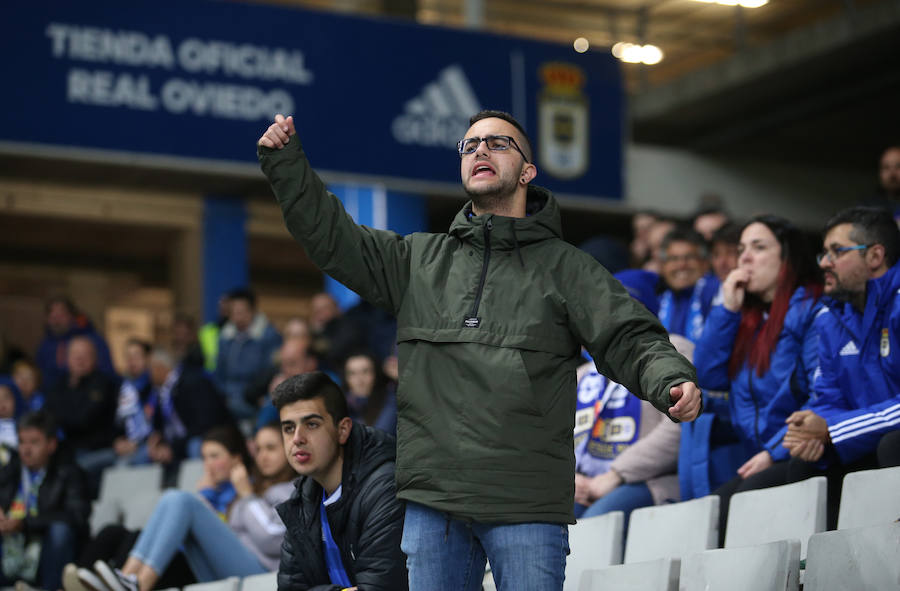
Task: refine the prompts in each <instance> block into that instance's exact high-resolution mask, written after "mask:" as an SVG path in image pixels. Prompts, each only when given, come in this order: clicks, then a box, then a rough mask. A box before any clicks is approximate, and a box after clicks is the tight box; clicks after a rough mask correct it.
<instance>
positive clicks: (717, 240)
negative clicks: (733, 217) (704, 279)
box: [709, 224, 741, 283]
mask: <svg viewBox="0 0 900 591" xmlns="http://www.w3.org/2000/svg"><path fill="white" fill-rule="evenodd" d="M740 242H741V227H740V226H738V225H737V224H725V225H724V226H722V227H721V228H719V229H718V230H716V233H715V234H713V235H712V239H711V240H710V243H709V266H710V267H711V268H712V272H713V274H714V275H715V276H716V278H717V279H718V280H719V282H720V283H721V282H723V281H725V279H726V278H727V277H728V274H729V273H731V272H732V271H733V270H734V269H736V268H737V264H738V245H739V244H740Z"/></svg>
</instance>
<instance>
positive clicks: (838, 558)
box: [803, 523, 900, 591]
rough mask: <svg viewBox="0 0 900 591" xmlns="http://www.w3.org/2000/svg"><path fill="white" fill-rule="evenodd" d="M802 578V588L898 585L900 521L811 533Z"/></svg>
mask: <svg viewBox="0 0 900 591" xmlns="http://www.w3.org/2000/svg"><path fill="white" fill-rule="evenodd" d="M805 578H806V580H805V581H804V584H803V589H804V591H846V590H848V589H852V590H853V591H857V590H861V589H878V590H879V591H880V590H881V589H897V588H900V523H890V524H887V525H875V526H871V527H858V528H853V529H839V530H837V531H829V532H824V533H820V534H816V535H814V536H812V537H811V538H810V539H809V556H808V557H807V559H806V576H805Z"/></svg>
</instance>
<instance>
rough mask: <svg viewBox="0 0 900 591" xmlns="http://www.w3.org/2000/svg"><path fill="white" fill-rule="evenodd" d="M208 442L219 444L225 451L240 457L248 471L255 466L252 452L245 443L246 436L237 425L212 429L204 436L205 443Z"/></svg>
mask: <svg viewBox="0 0 900 591" xmlns="http://www.w3.org/2000/svg"><path fill="white" fill-rule="evenodd" d="M207 441H211V442H214V443H218V444H219V445H221V446H222V447H224V448H225V451H227V452H228V453H229V454H230V455H232V456H238V457H240V458H241V461H242V462H243V463H244V466H245V467H246V468H247V469H249V468H250V467H251V466H253V458H251V457H250V451H249V450H248V449H247V444H246V443H245V442H244V435H243V434H242V433H241V431H240V429H238V427H237V425H234V424H232V423H223V424H221V425H216V426H215V427H211V428H210V429H209V431H207V432H206V433H204V434H203V443H206V442H207Z"/></svg>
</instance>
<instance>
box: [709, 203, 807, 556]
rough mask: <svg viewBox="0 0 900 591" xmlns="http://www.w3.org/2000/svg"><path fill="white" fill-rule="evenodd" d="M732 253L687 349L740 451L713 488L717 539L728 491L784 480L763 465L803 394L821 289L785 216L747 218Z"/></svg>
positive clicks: (779, 456)
mask: <svg viewBox="0 0 900 591" xmlns="http://www.w3.org/2000/svg"><path fill="white" fill-rule="evenodd" d="M739 251H740V258H739V260H738V267H737V269H735V270H734V271H732V272H731V273H730V274H729V275H728V278H727V279H726V280H725V282H724V283H723V284H722V304H721V305H719V306H716V307H714V308H713V310H712V311H711V312H710V314H709V318H708V319H707V324H706V328H705V330H704V333H703V336H702V337H701V338H700V340H699V341H698V342H697V349H696V351H695V353H694V365H695V366H696V367H697V379H698V382H699V385H700V387H701V388H708V389H712V390H727V391H728V392H729V397H728V411H729V418H730V422H731V425H732V426H733V427H734V429H735V430H736V432H737V435H738V437H739V438H740V441H741V442H742V443H743V444H744V448H745V450H746V453H747V454H748V455H747V456H746V457H745V458H744V460H746V461H742V463H741V464H740V467H738V468H737V472H736V473H732V475H731V478H730V480H729V481H728V482H727V483H725V484H723V485H722V486H720V487H719V488H718V489H716V490H715V492H714V493H713V494H717V495H719V497H720V499H721V505H720V515H721V524H720V527H719V533H720V537H721V538H722V539H723V540H724V536H725V524H726V519H727V515H728V502H729V500H730V497H731V495H732V494H734V493H735V492H741V491H745V490H752V489H756V488H764V487H767V486H773V485H775V484H782V483H783V482H784V480H783V477H782V478H781V479H780V482H779V479H778V478H777V477H776V478H774V479H773V477H772V476H773V472H770V471H767V470H766V469H767V468H769V467H770V466H772V465H773V463H774V462H786V460H787V459H788V452H787V450H786V449H784V448H783V447H782V446H781V442H782V439H783V438H784V435H785V431H786V426H785V419H787V418H788V417H789V416H790V415H791V413H793V412H794V411H796V410H799V409H800V407H801V406H802V405H803V404H804V403H805V402H806V400H807V399H808V398H809V393H810V390H811V388H812V384H813V382H814V374H815V371H816V366H817V358H816V345H817V342H818V333H817V331H816V330H814V329H813V320H814V318H815V317H816V314H817V313H818V312H819V310H820V309H821V303H820V302H819V296H820V295H821V293H822V287H821V284H820V283H819V281H818V273H817V272H816V268H815V266H814V265H813V258H812V255H811V249H810V248H809V247H808V245H807V242H806V238H805V236H804V235H803V232H802V231H801V230H799V229H798V228H796V227H795V226H794V225H793V224H791V223H790V222H788V221H787V220H785V219H782V218H779V217H775V216H760V217H757V218H755V219H754V220H753V221H751V222H750V223H749V224H747V226H745V227H744V229H743V231H742V232H741V242H740V246H739Z"/></svg>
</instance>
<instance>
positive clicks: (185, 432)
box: [147, 349, 233, 466]
mask: <svg viewBox="0 0 900 591" xmlns="http://www.w3.org/2000/svg"><path fill="white" fill-rule="evenodd" d="M150 376H151V378H150V379H151V381H152V383H153V388H154V389H153V392H152V394H151V397H152V398H153V399H154V406H155V410H154V413H153V433H151V434H150V436H149V437H148V438H147V453H148V455H149V457H150V460H151V461H153V462H156V463H158V464H170V465H173V466H174V464H175V463H176V462H177V461H178V460H181V459H184V458H199V457H200V451H201V449H200V448H201V443H202V438H203V435H204V434H205V433H206V432H208V431H209V430H210V429H212V428H214V427H219V426H222V425H230V424H232V423H233V419H232V417H231V415H230V414H229V413H228V409H227V408H226V406H225V401H224V400H223V398H222V395H221V394H219V392H218V390H216V387H215V384H213V382H212V380H211V379H210V378H209V376H208V374H207V373H206V370H205V369H204V368H203V359H202V358H201V356H200V355H199V354H197V355H193V356H192V355H188V357H186V358H185V359H184V360H182V361H181V362H180V363H178V364H177V365H176V364H175V363H174V361H173V359H172V356H171V355H169V354H168V353H167V352H166V351H163V350H162V349H157V350H155V351H153V353H152V354H151V355H150Z"/></svg>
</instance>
